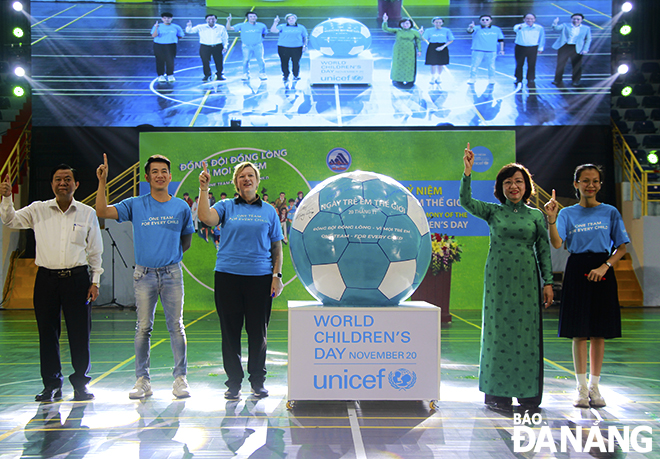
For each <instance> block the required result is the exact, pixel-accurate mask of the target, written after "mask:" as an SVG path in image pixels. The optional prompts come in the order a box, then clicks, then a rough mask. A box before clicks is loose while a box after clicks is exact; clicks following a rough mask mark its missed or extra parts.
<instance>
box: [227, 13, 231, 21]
mask: <svg viewBox="0 0 660 459" xmlns="http://www.w3.org/2000/svg"><path fill="white" fill-rule="evenodd" d="M227 22H231V13H229V16H227Z"/></svg>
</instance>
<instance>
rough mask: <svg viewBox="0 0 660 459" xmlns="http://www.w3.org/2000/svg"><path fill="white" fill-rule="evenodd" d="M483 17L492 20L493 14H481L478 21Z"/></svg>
mask: <svg viewBox="0 0 660 459" xmlns="http://www.w3.org/2000/svg"><path fill="white" fill-rule="evenodd" d="M483 18H490V20H491V21H492V20H493V16H491V15H490V14H482V15H481V16H479V20H480V21H481V19H483Z"/></svg>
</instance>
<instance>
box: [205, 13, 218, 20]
mask: <svg viewBox="0 0 660 459" xmlns="http://www.w3.org/2000/svg"><path fill="white" fill-rule="evenodd" d="M209 16H213V17H214V18H216V19H218V16H216V15H215V14H213V13H210V14H207V15H206V16H204V19H208V18H209Z"/></svg>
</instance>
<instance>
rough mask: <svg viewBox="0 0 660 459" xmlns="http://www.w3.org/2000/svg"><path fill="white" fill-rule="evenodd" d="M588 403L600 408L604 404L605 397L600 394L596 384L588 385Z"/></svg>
mask: <svg viewBox="0 0 660 459" xmlns="http://www.w3.org/2000/svg"><path fill="white" fill-rule="evenodd" d="M589 403H590V404H591V406H593V407H595V408H600V407H603V406H605V405H606V403H605V399H604V398H603V396H602V395H600V391H599V390H598V386H589Z"/></svg>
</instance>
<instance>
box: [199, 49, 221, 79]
mask: <svg viewBox="0 0 660 459" xmlns="http://www.w3.org/2000/svg"><path fill="white" fill-rule="evenodd" d="M222 48H223V46H222V43H220V44H219V45H215V46H210V45H201V44H200V45H199V57H201V58H202V68H203V69H204V76H205V77H210V76H211V57H213V62H215V73H216V75H218V78H220V75H222V70H223V67H222V59H223V55H222Z"/></svg>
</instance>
